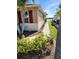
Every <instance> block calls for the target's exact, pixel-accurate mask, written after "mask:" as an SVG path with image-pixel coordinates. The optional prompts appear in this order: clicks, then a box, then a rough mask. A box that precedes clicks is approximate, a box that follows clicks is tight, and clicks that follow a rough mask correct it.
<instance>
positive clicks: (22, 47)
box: [17, 33, 47, 53]
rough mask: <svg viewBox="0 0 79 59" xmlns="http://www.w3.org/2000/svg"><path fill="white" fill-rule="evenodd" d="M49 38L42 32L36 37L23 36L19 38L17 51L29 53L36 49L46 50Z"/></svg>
mask: <svg viewBox="0 0 79 59" xmlns="http://www.w3.org/2000/svg"><path fill="white" fill-rule="evenodd" d="M46 43H47V39H46V38H45V37H44V35H43V34H42V33H40V34H39V35H38V36H37V37H36V38H35V39H28V38H26V37H24V36H22V38H21V39H18V40H17V52H18V53H19V52H21V53H28V52H29V51H34V50H37V51H39V50H44V49H45V48H46V46H45V45H46Z"/></svg>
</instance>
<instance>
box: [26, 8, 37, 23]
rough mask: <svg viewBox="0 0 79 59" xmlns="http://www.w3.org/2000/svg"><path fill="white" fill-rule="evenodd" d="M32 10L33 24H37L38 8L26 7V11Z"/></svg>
mask: <svg viewBox="0 0 79 59" xmlns="http://www.w3.org/2000/svg"><path fill="white" fill-rule="evenodd" d="M29 10H32V12H33V23H37V10H38V8H36V7H28V8H27V11H29Z"/></svg>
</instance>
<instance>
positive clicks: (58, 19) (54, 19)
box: [53, 15, 61, 25]
mask: <svg viewBox="0 0 79 59" xmlns="http://www.w3.org/2000/svg"><path fill="white" fill-rule="evenodd" d="M60 20H61V18H60V16H56V15H55V16H54V17H53V22H55V23H56V24H58V25H59V21H60Z"/></svg>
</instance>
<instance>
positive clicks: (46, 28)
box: [42, 21, 50, 36]
mask: <svg viewBox="0 0 79 59" xmlns="http://www.w3.org/2000/svg"><path fill="white" fill-rule="evenodd" d="M42 32H43V33H44V35H47V36H49V34H50V30H49V26H48V21H47V22H46V23H45V26H44V28H43V30H42Z"/></svg>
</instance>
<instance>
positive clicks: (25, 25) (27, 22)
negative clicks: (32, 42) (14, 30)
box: [17, 4, 46, 32]
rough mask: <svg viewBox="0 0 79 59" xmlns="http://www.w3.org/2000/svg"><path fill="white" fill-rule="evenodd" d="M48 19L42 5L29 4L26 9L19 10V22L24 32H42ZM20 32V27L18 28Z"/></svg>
mask: <svg viewBox="0 0 79 59" xmlns="http://www.w3.org/2000/svg"><path fill="white" fill-rule="evenodd" d="M45 18H46V13H45V12H44V11H43V9H42V8H41V6H40V5H37V4H27V5H26V6H25V8H24V9H22V8H19V7H18V8H17V22H18V24H19V25H20V26H21V29H22V32H23V31H40V29H41V27H42V26H43V24H44V22H45ZM18 31H19V32H20V30H19V27H18Z"/></svg>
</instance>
